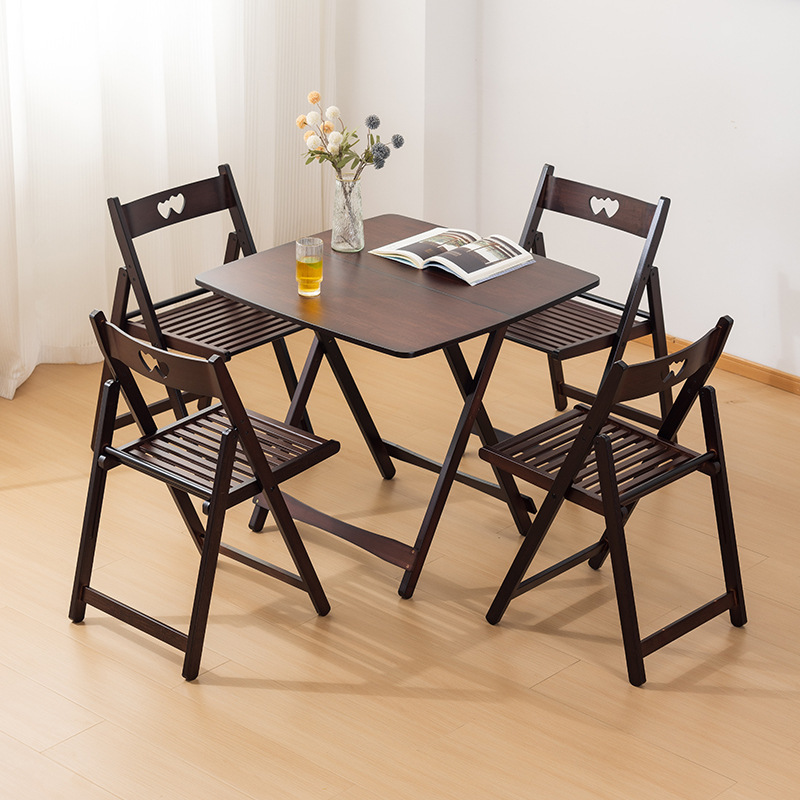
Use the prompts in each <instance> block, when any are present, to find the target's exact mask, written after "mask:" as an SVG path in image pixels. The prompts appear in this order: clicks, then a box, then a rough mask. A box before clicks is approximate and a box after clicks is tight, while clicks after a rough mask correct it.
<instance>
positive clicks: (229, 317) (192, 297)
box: [103, 164, 311, 430]
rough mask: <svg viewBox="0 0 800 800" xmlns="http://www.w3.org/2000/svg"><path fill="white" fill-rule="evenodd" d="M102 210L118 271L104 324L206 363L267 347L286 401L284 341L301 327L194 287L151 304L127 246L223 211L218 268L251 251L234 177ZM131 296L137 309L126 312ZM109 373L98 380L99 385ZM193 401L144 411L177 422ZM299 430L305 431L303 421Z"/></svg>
mask: <svg viewBox="0 0 800 800" xmlns="http://www.w3.org/2000/svg"><path fill="white" fill-rule="evenodd" d="M108 209H109V212H110V214H111V221H112V223H113V226H114V233H115V234H116V237H117V242H118V244H119V247H120V250H121V252H122V258H123V261H124V264H125V266H124V267H121V268H120V270H119V272H118V275H117V283H116V290H115V294H114V304H113V308H112V312H111V322H113V323H114V324H115V325H117V326H118V327H120V328H122V329H123V330H125V331H127V332H128V333H130V334H131V335H132V336H134V337H136V338H139V339H146V340H147V341H149V342H151V343H152V344H154V345H156V346H157V347H160V348H162V349H169V350H178V351H180V352H184V353H192V354H195V355H199V356H204V357H208V356H210V355H212V354H214V353H218V354H219V355H221V356H223V357H224V358H225V359H229V358H231V357H232V356H235V355H237V354H239V353H243V352H245V351H247V350H250V349H252V348H254V347H259V346H260V345H262V344H268V343H272V346H273V348H274V350H275V356H276V358H277V360H278V366H279V368H280V371H281V374H282V376H283V380H284V383H285V384H286V388H287V390H288V392H289V396H291V395H292V394H293V393H294V390H295V388H296V386H297V377H296V374H295V370H294V367H293V366H292V362H291V359H290V358H289V352H288V350H287V347H286V342H285V341H284V337H286V336H288V335H289V334H292V333H295V332H297V331H299V330H302V328H301V326H300V325H297V324H296V323H294V322H289V321H288V320H285V319H281V318H280V317H275V316H273V315H271V314H266V313H264V312H263V311H258V310H256V309H253V308H250V307H249V306H246V305H244V304H243V303H240V302H238V301H236V300H231V299H229V298H227V297H221V296H219V295H215V294H213V293H211V292H209V291H208V290H206V289H201V288H196V289H194V290H191V291H188V292H186V293H184V294H180V295H177V296H175V297H170V298H167V299H163V300H160V301H158V302H153V299H152V297H151V295H150V290H149V289H148V286H147V282H146V280H145V276H144V270H143V269H142V265H141V262H140V260H139V255H138V253H137V251H136V246H135V244H134V240H135V239H137V238H138V237H139V236H142V235H144V234H147V233H152V232H153V231H156V230H160V229H162V228H166V227H168V226H171V225H175V224H177V223H179V222H186V221H187V220H190V219H196V218H197V217H202V216H206V215H208V214H214V213H218V212H222V211H227V212H228V213H229V214H230V217H231V221H232V223H233V228H234V229H233V230H232V231H231V232H230V233H229V234H228V241H227V247H226V249H225V253H224V263H228V262H229V261H233V260H234V259H236V258H238V257H239V255H240V254H242V255H245V256H247V255H252V254H253V253H255V252H256V246H255V243H254V241H253V236H252V234H251V232H250V226H249V225H248V224H247V219H246V217H245V214H244V209H243V207H242V203H241V200H240V199H239V193H238V192H237V190H236V184H235V183H234V180H233V174H232V173H231V169H230V167H229V166H228V165H227V164H223V165H221V166H220V167H219V175H217V176H215V177H213V178H207V179H205V180H201V181H197V182H195V183H190V184H186V185H184V186H178V187H175V188H173V189H166V190H165V191H163V192H159V193H157V194H153V195H150V196H148V197H143V198H140V199H139V200H133V201H131V202H129V203H125V204H122V203H120V201H119V198H117V197H111V198H109V200H108ZM131 290H132V291H133V295H134V299H135V302H136V303H137V304H138V308H129V305H130V299H131V298H130V295H131ZM106 378H108V373H105V372H104V373H103V381H105V379H106ZM195 399H198V398H195V397H193V396H188V397H187V396H184V395H179V394H177V393H176V392H174V391H173V390H170V391H169V392H168V398H166V399H163V400H160V401H157V402H156V403H154V404H151V410H152V411H153V413H159V412H161V411H165V410H168V409H169V408H170V407H171V408H172V409H173V411H174V412H175V414H176V415H177V416H183V415H185V414H186V413H187V412H186V403H187V402H189V401H190V400H195ZM132 421H133V419H132V417H131V415H130V414H122V415H120V417H119V418H118V420H117V422H116V426H117V427H121V426H122V425H127V424H130V423H131V422H132ZM304 426H305V427H306V428H307V429H308V430H311V427H310V425H309V423H308V419H307V418H306V419H305V420H304Z"/></svg>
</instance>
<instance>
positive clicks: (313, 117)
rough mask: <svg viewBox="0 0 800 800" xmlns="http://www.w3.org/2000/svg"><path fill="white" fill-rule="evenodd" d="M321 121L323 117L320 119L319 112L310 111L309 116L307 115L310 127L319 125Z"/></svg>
mask: <svg viewBox="0 0 800 800" xmlns="http://www.w3.org/2000/svg"><path fill="white" fill-rule="evenodd" d="M321 120H322V117H320V115H319V111H309V112H308V114H306V122H307V123H308V124H309V125H319V123H320V122H321Z"/></svg>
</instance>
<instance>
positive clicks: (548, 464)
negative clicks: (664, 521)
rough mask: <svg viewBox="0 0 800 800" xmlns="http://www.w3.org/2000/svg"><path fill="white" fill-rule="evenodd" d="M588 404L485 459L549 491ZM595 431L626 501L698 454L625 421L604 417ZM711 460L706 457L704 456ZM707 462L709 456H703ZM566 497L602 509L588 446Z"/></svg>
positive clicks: (488, 453)
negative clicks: (602, 438)
mask: <svg viewBox="0 0 800 800" xmlns="http://www.w3.org/2000/svg"><path fill="white" fill-rule="evenodd" d="M590 410H591V409H590V408H589V407H588V406H585V405H578V406H576V407H575V408H574V409H572V410H570V411H567V412H566V413H565V414H562V415H561V416H559V417H555V418H554V419H551V420H549V421H548V422H545V423H543V424H542V425H539V426H537V427H535V428H531V429H530V430H527V431H524V432H523V433H521V434H518V435H517V436H512V437H510V438H508V439H505V440H503V441H502V442H500V444H498V445H495V446H494V447H493V448H492V449H491V450H486V451H485V452H484V458H485V460H486V461H488V462H490V463H492V464H494V465H496V466H498V467H500V468H501V469H503V470H504V471H505V472H509V473H511V474H512V475H516V476H517V477H518V478H522V479H524V480H526V481H527V482H529V483H531V484H533V485H534V486H538V487H539V488H541V489H549V488H550V487H551V486H552V485H553V483H554V481H555V479H556V476H557V475H558V472H559V470H560V469H561V467H562V466H563V465H564V461H565V460H566V458H567V456H568V455H569V452H570V450H571V449H572V446H573V445H574V443H575V439H576V437H577V436H578V434H579V433H580V432H581V429H582V428H583V425H584V423H585V422H586V417H587V415H588V414H589V412H590ZM597 435H603V436H607V437H608V439H609V441H610V443H611V449H612V453H613V457H614V464H615V466H616V478H617V486H618V488H619V493H620V496H621V497H623V498H625V499H626V500H628V499H631V498H634V497H638V496H641V495H642V494H644V493H645V492H646V491H647V490H648V487H650V486H651V485H652V484H653V482H656V483H658V482H659V480H660V478H662V477H664V476H666V475H668V474H672V473H673V472H674V471H675V470H679V468H680V467H681V466H683V465H687V464H690V463H692V464H693V463H695V461H696V459H697V457H698V454H697V453H696V452H694V451H693V450H690V449H689V448H687V447H681V446H680V445H678V444H675V443H673V442H669V441H665V440H664V439H659V438H658V436H655V435H654V434H653V433H651V432H648V431H646V430H644V429H642V428H639V427H637V426H634V425H632V424H631V423H629V422H628V421H627V420H624V419H620V418H614V417H609V419H608V420H607V421H606V422H605V424H604V425H603V426H602V428H601V429H600V431H599V433H598V434H597ZM709 458H710V457H709ZM706 460H709V459H708V458H707V459H706ZM565 499H566V500H568V501H570V502H572V503H575V504H577V505H579V506H582V507H583V508H588V509H589V510H590V511H594V512H595V513H596V514H602V513H603V495H602V491H601V486H600V476H599V473H598V466H597V458H596V456H595V452H594V450H591V451H590V452H589V453H588V454H587V455H586V458H585V460H584V462H583V465H582V466H581V467H580V468H579V469H578V471H577V472H576V473H575V477H574V478H573V480H572V483H571V484H570V486H569V488H568V489H567V491H566V493H565Z"/></svg>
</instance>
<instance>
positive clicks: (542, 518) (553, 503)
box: [486, 494, 564, 625]
mask: <svg viewBox="0 0 800 800" xmlns="http://www.w3.org/2000/svg"><path fill="white" fill-rule="evenodd" d="M563 502H564V500H563V498H562V497H559V496H557V495H553V494H548V495H547V497H546V498H545V499H544V502H543V503H542V505H541V507H540V508H539V511H538V512H537V513H536V516H535V517H534V518H533V523H532V524H531V527H530V529H529V530H528V532H527V533H526V534H525V536H524V538H523V540H522V544H521V545H520V548H519V550H518V551H517V555H516V556H515V557H514V560H513V562H512V563H511V567H510V568H509V570H508V572H507V573H506V577H505V578H504V579H503V582H502V584H501V585H500V588H499V589H498V590H497V594H496V595H495V598H494V600H493V601H492V605H491V606H490V607H489V610H488V611H487V612H486V620H487V622H489V623H491V624H492V625H496V624H497V623H498V622H500V619H501V618H502V616H503V614H505V611H506V609H507V608H508V604H509V603H510V602H511V600H512V599H513V598H514V597H516V596H517V594H518V593H519V591H518V590H519V588H520V584H521V583H522V580H523V578H524V577H525V573H526V572H527V571H528V567H530V565H531V561H533V557H534V556H535V555H536V552H537V551H538V550H539V546H540V545H541V543H542V541H543V540H544V537H545V536H546V535H547V531H548V530H550V525H551V524H552V522H553V520H554V519H555V516H556V514H557V513H558V509H559V508H561V505H562V503H563Z"/></svg>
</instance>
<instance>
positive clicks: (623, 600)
mask: <svg viewBox="0 0 800 800" xmlns="http://www.w3.org/2000/svg"><path fill="white" fill-rule="evenodd" d="M595 454H596V457H597V473H598V477H599V478H600V491H601V494H602V497H603V514H604V517H605V523H606V533H605V536H606V540H607V541H608V547H609V552H610V555H611V568H612V571H613V574H614V592H615V594H616V597H617V609H618V611H619V622H620V628H621V629H622V643H623V645H624V647H625V661H626V663H627V668H628V680H629V681H630V682H631V683H632V684H633V685H634V686H641V685H642V684H643V683H644V682H645V680H646V676H645V670H644V651H643V649H642V636H641V633H640V631H639V620H638V617H637V614H636V601H635V599H634V594H633V580H632V579H631V566H630V560H629V558H628V548H627V545H626V544H625V522H626V521H627V519H629V518H630V510H623V508H622V506H621V505H620V503H619V494H618V492H617V483H616V478H615V475H614V457H613V455H612V450H611V442H610V440H609V439H608V437H607V436H598V437H597V439H596V440H595Z"/></svg>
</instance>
